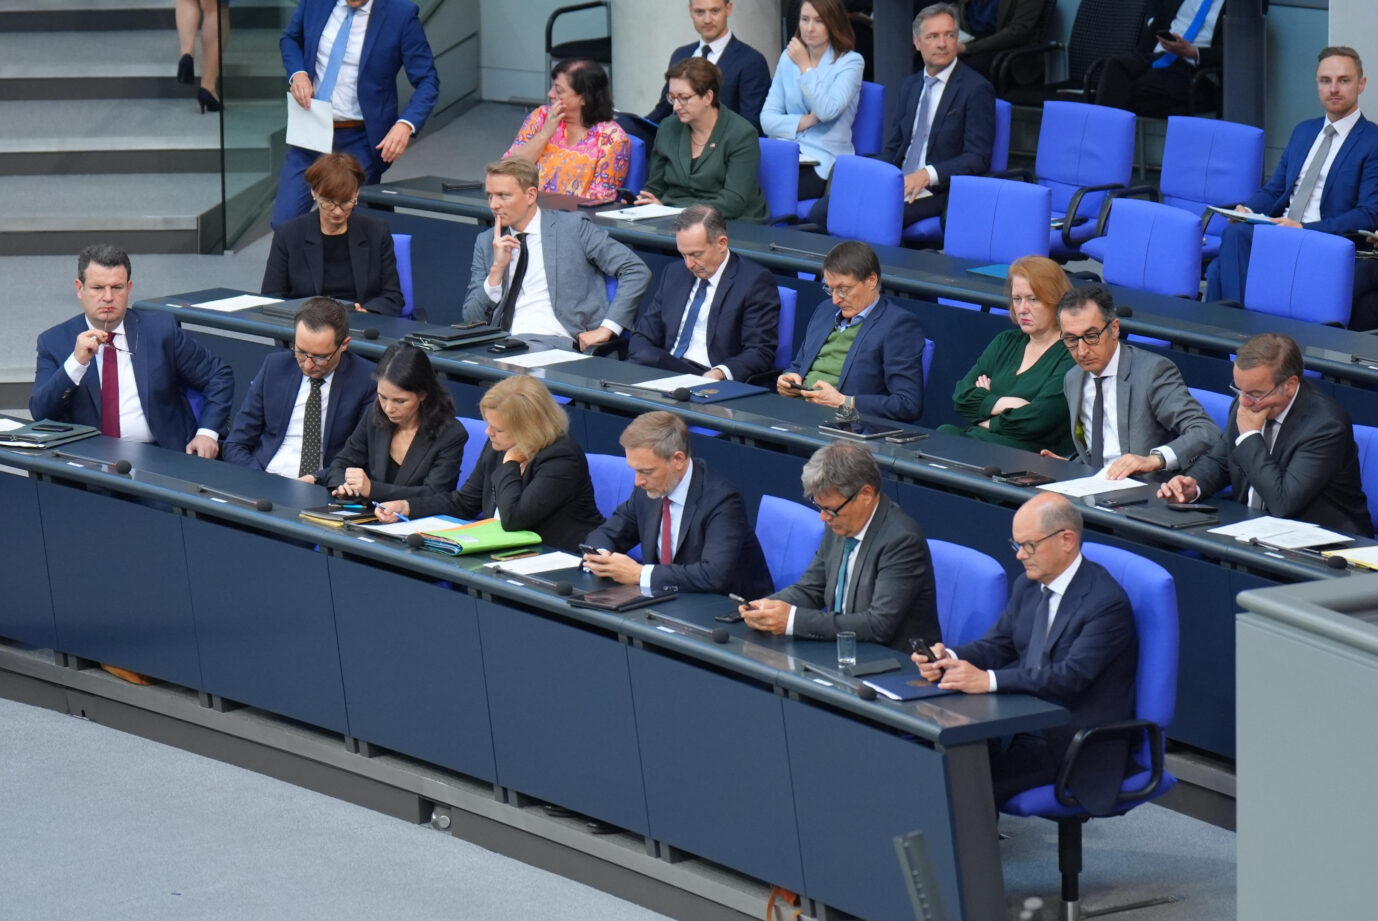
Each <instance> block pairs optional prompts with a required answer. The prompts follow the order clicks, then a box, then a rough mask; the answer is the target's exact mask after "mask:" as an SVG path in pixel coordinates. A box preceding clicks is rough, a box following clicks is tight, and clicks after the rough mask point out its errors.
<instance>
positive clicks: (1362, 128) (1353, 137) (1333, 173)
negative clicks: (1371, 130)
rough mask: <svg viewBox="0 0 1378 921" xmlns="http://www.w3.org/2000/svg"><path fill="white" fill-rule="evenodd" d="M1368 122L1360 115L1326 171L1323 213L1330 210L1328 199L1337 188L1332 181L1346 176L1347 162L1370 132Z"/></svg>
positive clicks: (1322, 193) (1323, 190) (1322, 190)
mask: <svg viewBox="0 0 1378 921" xmlns="http://www.w3.org/2000/svg"><path fill="white" fill-rule="evenodd" d="M1366 122H1367V119H1365V118H1364V117H1363V116H1362V115H1360V116H1359V120H1358V121H1357V122H1355V124H1354V128H1353V129H1352V130H1351V131H1350V132H1349V136H1348V137H1346V138H1345V140H1344V143H1343V144H1341V145H1340V150H1339V152H1338V153H1336V154H1335V159H1334V161H1333V162H1332V163H1331V164H1330V169H1329V170H1327V171H1326V182H1325V185H1324V186H1322V187H1321V209H1322V211H1326V210H1329V209H1328V208H1326V199H1328V198H1329V197H1330V190H1331V189H1333V188H1335V183H1334V182H1331V181H1330V180H1331V179H1332V178H1335V177H1338V176H1342V175H1344V163H1345V160H1346V159H1348V158H1349V156H1350V154H1352V153H1354V149H1355V148H1356V147H1358V146H1359V144H1361V143H1362V142H1363V137H1364V133H1365V132H1366V131H1367V130H1368V125H1367V124H1366Z"/></svg>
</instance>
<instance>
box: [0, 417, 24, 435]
mask: <svg viewBox="0 0 1378 921" xmlns="http://www.w3.org/2000/svg"><path fill="white" fill-rule="evenodd" d="M23 427H24V423H23V422H20V421H19V420H18V419H3V418H0V432H13V431H14V430H15V429H22V428H23Z"/></svg>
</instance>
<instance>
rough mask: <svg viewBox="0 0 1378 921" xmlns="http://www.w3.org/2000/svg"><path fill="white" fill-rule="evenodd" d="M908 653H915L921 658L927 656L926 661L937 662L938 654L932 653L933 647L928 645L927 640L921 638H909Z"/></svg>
mask: <svg viewBox="0 0 1378 921" xmlns="http://www.w3.org/2000/svg"><path fill="white" fill-rule="evenodd" d="M909 650H910V652H917V653H918V654H919V655H921V656H927V657H928V661H930V662H936V661H938V654H937V653H935V652H934V651H933V647H932V646H929V645H928V640H926V639H924V638H923V637H921V636H911V637H910V638H909Z"/></svg>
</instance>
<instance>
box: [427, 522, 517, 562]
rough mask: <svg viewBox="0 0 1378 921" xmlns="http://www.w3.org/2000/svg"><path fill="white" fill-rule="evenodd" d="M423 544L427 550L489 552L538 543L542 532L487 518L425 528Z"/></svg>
mask: <svg viewBox="0 0 1378 921" xmlns="http://www.w3.org/2000/svg"><path fill="white" fill-rule="evenodd" d="M421 540H422V546H424V547H425V548H426V549H427V550H435V551H438V552H440V553H448V554H450V556H460V555H461V554H466V553H467V554H473V553H487V552H489V551H491V550H506V549H508V548H509V547H527V546H530V545H531V544H539V543H540V542H541V535H539V534H537V533H536V532H535V531H506V530H503V527H502V522H501V521H498V520H497V519H496V518H485V519H483V520H482V521H475V522H474V523H473V524H466V525H460V526H459V527H457V528H446V529H445V530H443V531H422V532H421Z"/></svg>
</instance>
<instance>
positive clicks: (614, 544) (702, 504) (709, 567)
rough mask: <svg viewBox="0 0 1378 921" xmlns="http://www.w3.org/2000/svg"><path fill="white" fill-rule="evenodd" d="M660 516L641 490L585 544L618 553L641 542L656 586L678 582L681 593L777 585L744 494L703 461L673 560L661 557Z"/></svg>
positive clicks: (759, 590)
mask: <svg viewBox="0 0 1378 921" xmlns="http://www.w3.org/2000/svg"><path fill="white" fill-rule="evenodd" d="M660 517H661V500H659V499H652V498H651V497H650V496H648V495H646V490H644V489H641V488H637V489H636V490H635V491H634V492H633V493H632V494H631V497H630V498H628V499H627V501H625V502H623V503H622V504H621V505H619V506H618V507H617V508H616V510H614V511H613V513H612V517H611V518H609V519H608V520H607V521H605V522H603V524H602V525H601V526H600V527H599V528H598V529H597V530H595V531H594V532H593V533H592V534H590V535H589V536H588V538H587V539H586V540H585V541H584V543H586V544H588V545H589V546H591V547H598V548H600V549H606V550H614V551H616V552H618V553H626V552H627V551H628V550H630V549H631V548H632V547H635V546H636V545H637V544H640V545H641V552H642V556H643V558H644V559H645V561H646V562H647V563H651V564H654V565H655V568H654V569H653V570H651V587H652V588H655V589H662V588H665V587H667V586H671V585H673V586H675V587H676V588H678V589H679V590H680V591H682V592H707V593H710V594H716V595H726V594H728V593H735V594H738V595H741V596H742V597H743V598H764V597H765V596H766V595H768V594H770V592H771V590H772V589H773V588H774V585H773V583H772V582H771V579H770V569H769V567H767V566H766V558H765V554H763V553H762V552H761V545H760V544H759V543H758V542H757V541H756V534H755V533H754V532H753V531H752V530H751V525H750V524H748V523H747V520H746V506H745V505H744V504H743V503H742V496H741V493H739V492H737V488H736V487H735V486H733V485H732V483H731V482H730V481H729V480H728V479H727V478H726V477H723V476H720V475H718V474H716V473H714V472H713V471H712V470H709V469H708V465H707V464H705V463H704V462H703V461H701V460H695V461H694V470H693V475H692V476H691V477H690V479H689V492H688V494H687V495H686V496H685V497H684V512H683V515H682V517H681V519H680V526H679V527H680V534H681V537H680V541H679V546H678V547H677V548H675V558H674V559H673V560H671V561H670V562H669V563H666V562H665V561H663V560H661V559H660Z"/></svg>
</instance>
